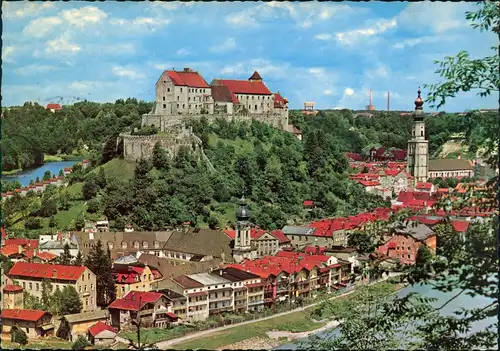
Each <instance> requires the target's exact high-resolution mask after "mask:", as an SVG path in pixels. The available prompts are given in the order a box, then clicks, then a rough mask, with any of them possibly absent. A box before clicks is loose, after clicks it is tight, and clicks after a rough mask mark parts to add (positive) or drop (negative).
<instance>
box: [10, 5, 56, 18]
mask: <svg viewBox="0 0 500 351" xmlns="http://www.w3.org/2000/svg"><path fill="white" fill-rule="evenodd" d="M53 8H55V5H54V3H53V2H28V1H19V2H7V1H3V2H2V12H3V15H4V16H5V18H9V19H10V18H13V19H19V18H23V17H27V16H35V15H38V14H39V13H40V12H42V11H45V10H50V9H53Z"/></svg>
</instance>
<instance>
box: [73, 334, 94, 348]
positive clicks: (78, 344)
mask: <svg viewBox="0 0 500 351" xmlns="http://www.w3.org/2000/svg"><path fill="white" fill-rule="evenodd" d="M89 345H90V342H89V341H88V340H87V339H86V338H85V337H84V336H82V335H79V336H78V339H76V341H75V342H74V343H73V345H72V346H71V349H72V350H85V348H86V347H87V346H89Z"/></svg>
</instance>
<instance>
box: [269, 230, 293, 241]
mask: <svg viewBox="0 0 500 351" xmlns="http://www.w3.org/2000/svg"><path fill="white" fill-rule="evenodd" d="M271 235H272V236H274V237H275V238H277V239H278V240H279V241H280V243H289V242H290V239H288V238H287V236H286V235H285V233H284V232H283V231H282V230H280V229H276V230H273V231H272V232H271Z"/></svg>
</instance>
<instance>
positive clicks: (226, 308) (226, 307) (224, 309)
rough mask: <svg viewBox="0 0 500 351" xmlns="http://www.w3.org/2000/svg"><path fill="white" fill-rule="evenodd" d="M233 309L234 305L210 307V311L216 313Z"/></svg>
mask: <svg viewBox="0 0 500 351" xmlns="http://www.w3.org/2000/svg"><path fill="white" fill-rule="evenodd" d="M233 310H234V308H233V306H224V307H218V308H212V309H209V313H211V314H216V313H222V312H227V311H233Z"/></svg>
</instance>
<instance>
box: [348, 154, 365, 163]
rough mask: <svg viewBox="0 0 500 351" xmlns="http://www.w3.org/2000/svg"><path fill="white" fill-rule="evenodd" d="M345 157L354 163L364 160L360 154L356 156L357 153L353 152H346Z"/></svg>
mask: <svg viewBox="0 0 500 351" xmlns="http://www.w3.org/2000/svg"><path fill="white" fill-rule="evenodd" d="M345 155H346V157H347V158H350V159H352V160H353V161H362V160H363V158H362V157H361V155H360V154H356V153H353V152H346V153H345Z"/></svg>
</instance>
